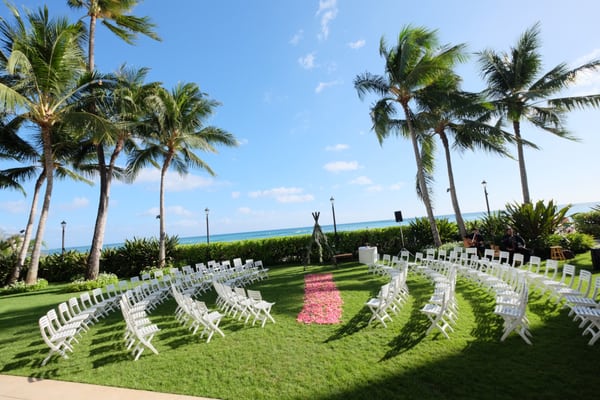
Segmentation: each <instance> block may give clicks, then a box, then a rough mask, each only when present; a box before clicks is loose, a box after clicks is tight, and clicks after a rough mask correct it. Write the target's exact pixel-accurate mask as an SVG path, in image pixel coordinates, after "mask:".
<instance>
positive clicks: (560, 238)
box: [547, 232, 596, 254]
mask: <svg viewBox="0 0 600 400" xmlns="http://www.w3.org/2000/svg"><path fill="white" fill-rule="evenodd" d="M547 245H548V247H550V246H561V247H562V248H564V249H568V250H571V251H572V252H573V254H580V253H585V252H586V251H588V250H590V249H591V248H593V247H594V246H595V245H596V241H595V240H594V237H593V236H592V235H588V234H586V233H581V232H574V233H567V234H565V235H559V234H553V235H550V236H548V242H547Z"/></svg>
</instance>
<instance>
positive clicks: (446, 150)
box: [438, 131, 467, 238]
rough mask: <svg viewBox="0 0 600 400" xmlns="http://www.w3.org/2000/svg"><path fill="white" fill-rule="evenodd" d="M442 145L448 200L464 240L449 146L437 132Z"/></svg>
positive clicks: (444, 138)
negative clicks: (446, 171) (446, 174)
mask: <svg viewBox="0 0 600 400" xmlns="http://www.w3.org/2000/svg"><path fill="white" fill-rule="evenodd" d="M438 134H439V135H440V139H441V140H442V145H443V146H444V153H445V155H446V168H447V170H448V185H449V188H450V198H451V199H452V208H454V216H455V218H456V225H458V232H459V233H460V237H461V238H464V237H465V236H467V230H466V229H465V221H463V218H462V213H461V212H460V207H459V205H458V196H457V195H456V185H455V184H454V172H453V170H452V157H451V156H450V145H449V143H448V136H446V133H445V132H444V131H441V132H438Z"/></svg>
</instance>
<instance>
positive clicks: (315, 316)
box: [297, 274, 342, 324]
mask: <svg viewBox="0 0 600 400" xmlns="http://www.w3.org/2000/svg"><path fill="white" fill-rule="evenodd" d="M341 318H342V296H341V295H340V292H339V290H338V289H337V286H335V282H334V281H333V275H332V274H308V275H306V276H305V277H304V307H303V308H302V311H300V314H298V318H297V321H298V322H303V323H305V324H337V323H339V322H340V320H341Z"/></svg>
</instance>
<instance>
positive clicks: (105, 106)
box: [77, 67, 158, 279]
mask: <svg viewBox="0 0 600 400" xmlns="http://www.w3.org/2000/svg"><path fill="white" fill-rule="evenodd" d="M147 73H148V69H147V68H142V69H139V70H135V69H127V68H125V67H122V68H121V69H120V70H119V71H117V73H116V74H115V76H114V77H113V82H112V83H111V84H109V85H106V84H103V88H106V89H107V90H105V89H103V90H105V93H104V96H102V97H101V98H98V97H97V96H94V98H96V100H95V104H94V113H95V114H96V116H97V117H98V118H97V119H96V121H103V123H97V124H96V126H95V127H94V128H92V129H88V133H89V134H90V135H89V137H87V138H86V139H85V142H84V143H83V144H82V152H81V153H80V155H79V156H78V157H77V160H78V161H77V167H78V168H83V169H85V170H86V171H87V172H88V173H90V174H98V175H100V186H101V190H100V201H99V202H98V214H97V217H96V224H95V226H94V239H93V240H92V246H91V248H90V253H89V256H88V260H87V273H86V278H87V279H96V278H97V277H98V273H99V269H100V256H101V252H102V242H103V239H104V232H105V228H106V218H107V215H108V201H109V198H110V187H111V183H112V180H113V179H115V178H116V179H120V180H125V181H128V180H130V177H129V175H128V174H127V170H126V169H124V168H121V167H119V166H117V161H118V160H119V156H120V155H121V153H122V152H127V151H129V150H132V149H133V148H134V147H135V145H134V144H133V142H132V141H133V140H134V135H133V132H134V130H135V124H136V123H139V121H140V118H141V116H140V115H141V112H142V108H141V107H140V104H142V103H143V101H144V98H145V97H146V96H147V95H148V93H149V92H151V91H152V90H154V89H155V88H156V87H157V86H158V84H157V83H150V84H144V79H145V77H146V75H147ZM107 86H109V87H107ZM105 149H108V152H109V155H110V157H109V158H108V160H107V161H106V160H104V155H105V154H107V151H105ZM92 155H95V157H94V158H96V159H97V160H98V163H97V164H89V163H88V162H87V159H88V158H89V157H90V156H92Z"/></svg>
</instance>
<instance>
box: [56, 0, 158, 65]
mask: <svg viewBox="0 0 600 400" xmlns="http://www.w3.org/2000/svg"><path fill="white" fill-rule="evenodd" d="M138 3H140V0H67V5H68V6H69V7H71V8H73V9H77V10H79V9H84V10H85V11H86V12H87V16H88V17H89V18H90V26H89V34H88V71H89V72H91V71H93V70H94V57H95V45H96V23H97V21H98V20H100V21H101V22H102V24H103V25H104V26H105V27H106V28H107V29H108V30H109V31H111V32H112V33H114V34H115V35H117V36H118V37H119V38H121V39H122V40H123V41H124V42H126V43H128V44H133V43H134V42H135V39H136V38H137V35H138V33H141V34H143V35H146V36H148V37H150V38H152V39H154V40H160V38H159V37H158V35H157V34H156V33H155V32H154V28H155V25H154V24H153V23H151V22H150V19H149V18H148V17H136V16H134V15H129V14H128V13H129V12H130V11H131V10H132V9H133V8H134V7H135V6H136V5H137V4H138Z"/></svg>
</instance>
